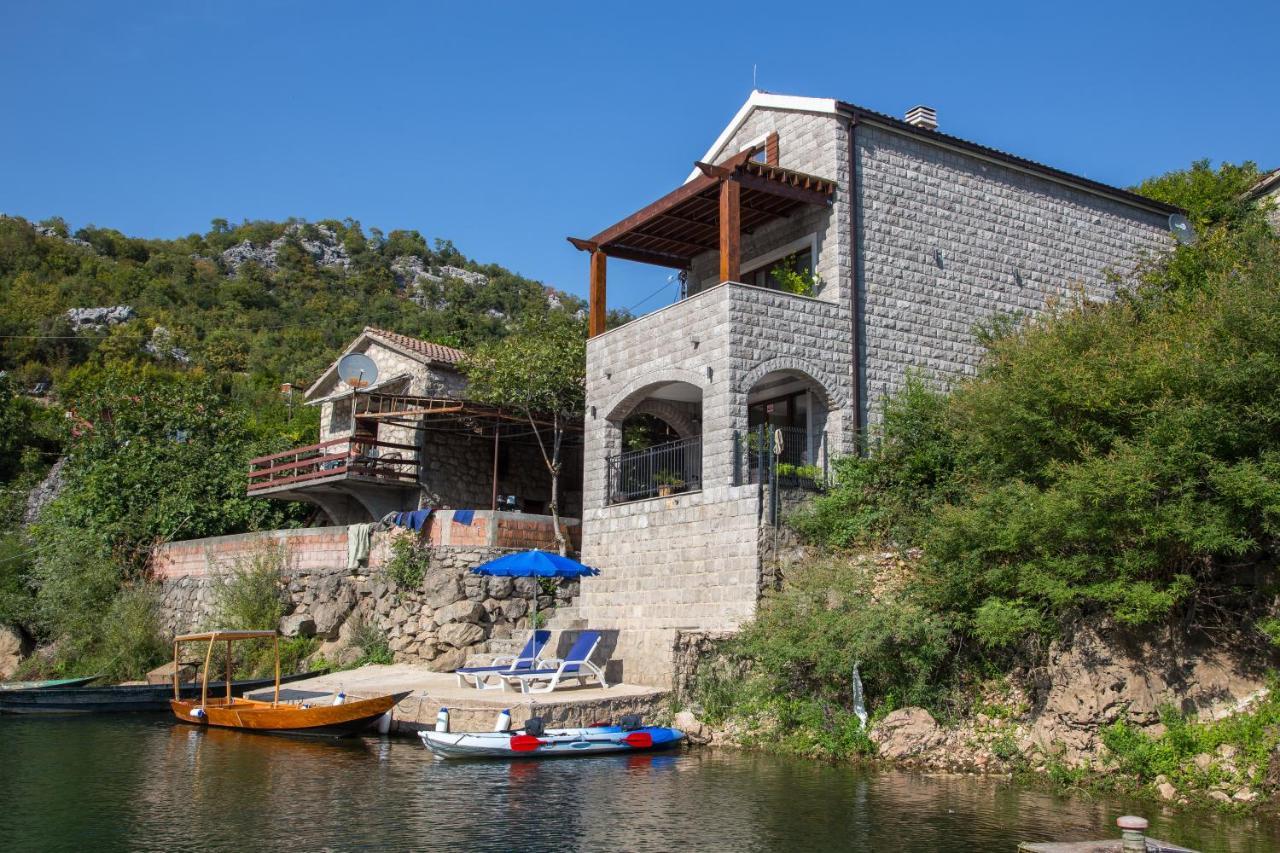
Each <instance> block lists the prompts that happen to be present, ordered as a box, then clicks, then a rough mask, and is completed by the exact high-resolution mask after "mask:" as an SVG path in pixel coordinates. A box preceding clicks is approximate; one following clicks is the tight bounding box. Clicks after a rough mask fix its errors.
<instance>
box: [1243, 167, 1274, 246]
mask: <svg viewBox="0 0 1280 853" xmlns="http://www.w3.org/2000/svg"><path fill="white" fill-rule="evenodd" d="M1245 198H1246V199H1248V200H1249V201H1252V202H1253V203H1254V204H1265V205H1268V206H1269V208H1270V209H1269V210H1268V211H1267V221H1269V222H1270V223H1271V227H1272V228H1273V229H1274V230H1275V231H1276V232H1277V233H1280V169H1274V170H1272V171H1270V172H1268V173H1267V174H1265V175H1263V176H1262V177H1261V178H1260V179H1259V180H1258V182H1257V183H1256V184H1254V185H1253V186H1252V187H1250V188H1249V191H1248V192H1247V193H1246V194H1245Z"/></svg>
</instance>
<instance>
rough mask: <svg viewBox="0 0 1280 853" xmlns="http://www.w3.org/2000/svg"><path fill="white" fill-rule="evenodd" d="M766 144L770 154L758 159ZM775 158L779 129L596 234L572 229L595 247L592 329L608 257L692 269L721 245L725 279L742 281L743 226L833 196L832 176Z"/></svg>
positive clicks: (598, 318)
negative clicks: (586, 235)
mask: <svg viewBox="0 0 1280 853" xmlns="http://www.w3.org/2000/svg"><path fill="white" fill-rule="evenodd" d="M761 148H763V150H764V151H765V153H766V158H765V162H759V161H757V160H753V159H752V158H753V157H754V156H755V155H756V154H757V153H758V152H759V150H761ZM777 162H778V140H777V136H776V134H773V135H771V136H770V137H769V138H768V139H767V141H766V144H765V145H764V146H757V147H755V148H749V149H747V150H744V151H741V152H739V153H738V154H736V155H734V156H733V157H731V158H729V159H728V160H725V161H724V162H723V163H717V164H712V163H701V162H700V163H697V164H696V165H697V168H698V170H699V172H700V173H701V174H697V175H695V176H694V177H693V178H692V179H690V180H689V181H688V182H686V183H685V184H683V185H681V186H679V187H677V188H676V189H674V190H672V191H671V192H669V193H667V194H666V195H664V196H663V197H662V198H660V199H658V200H657V201H655V202H653V203H652V204H648V205H646V206H645V207H643V208H641V209H640V210H638V211H636V212H635V213H633V214H631V215H630V216H628V217H626V218H625V219H623V220H621V221H620V222H617V223H615V224H613V225H611V226H610V227H608V228H606V229H605V230H604V231H601V232H600V233H599V234H597V235H596V236H595V237H593V238H591V239H590V240H584V239H580V238H577V237H570V238H569V242H570V243H572V244H573V246H574V247H575V248H577V249H579V250H581V251H584V252H589V253H590V254H591V262H590V271H591V272H590V279H591V303H590V309H589V311H588V316H589V322H588V336H589V337H594V336H596V335H598V334H600V333H602V332H603V331H604V328H605V317H606V307H605V269H606V263H607V261H606V259H607V258H609V257H614V258H622V259H625V260H632V261H639V262H641V263H647V264H655V265H657V266H663V267H670V268H674V269H679V270H687V269H689V265H690V263H691V262H692V260H693V258H694V257H696V256H698V255H700V254H702V253H703V252H707V251H718V252H719V255H720V280H721V281H737V280H738V279H739V278H740V277H741V270H742V258H741V251H742V234H743V232H744V231H746V232H747V233H751V231H752V230H753V229H755V228H757V227H759V226H761V225H764V224H766V223H768V222H770V221H773V220H775V219H785V218H787V217H788V215H789V214H790V213H791V211H792V210H793V209H794V208H795V207H796V206H798V205H800V204H813V205H823V206H826V205H830V204H831V197H832V194H833V193H834V191H835V182H834V181H830V180H827V179H825V178H819V177H816V176H814V175H806V174H804V173H802V172H796V171H792V170H790V169H783V168H781V167H779V166H778V165H777ZM673 226H675V227H673ZM680 226H683V230H681V227H680ZM708 232H710V233H708ZM713 239H714V242H713Z"/></svg>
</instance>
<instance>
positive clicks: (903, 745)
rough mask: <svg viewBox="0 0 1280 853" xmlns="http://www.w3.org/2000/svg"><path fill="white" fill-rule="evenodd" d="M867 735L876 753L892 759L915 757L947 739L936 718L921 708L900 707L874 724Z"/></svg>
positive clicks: (899, 759)
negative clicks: (874, 746)
mask: <svg viewBox="0 0 1280 853" xmlns="http://www.w3.org/2000/svg"><path fill="white" fill-rule="evenodd" d="M868 736H869V737H870V738H871V741H872V742H873V743H874V744H875V745H876V749H877V754H878V755H879V756H880V757H881V758H887V759H889V760H891V761H901V760H902V759H905V758H914V757H915V756H918V755H921V754H923V753H926V752H928V751H929V750H931V749H933V748H934V747H935V746H938V745H940V744H941V743H942V742H943V741H944V740H945V739H946V738H945V736H944V735H943V732H942V729H941V728H940V727H939V726H938V721H937V720H935V719H934V718H933V715H932V714H930V713H929V712H928V711H926V710H925V709H924V708H899V709H898V710H896V711H893V712H892V713H890V714H889V716H887V717H885V718H884V719H883V720H881V721H880V722H879V723H877V724H876V726H875V727H874V728H873V729H872V730H871V732H870V733H869V735H868Z"/></svg>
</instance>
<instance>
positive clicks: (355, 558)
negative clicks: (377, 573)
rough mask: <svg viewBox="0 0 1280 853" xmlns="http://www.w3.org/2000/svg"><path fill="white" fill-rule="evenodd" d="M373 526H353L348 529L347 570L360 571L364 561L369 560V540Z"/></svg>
mask: <svg viewBox="0 0 1280 853" xmlns="http://www.w3.org/2000/svg"><path fill="white" fill-rule="evenodd" d="M372 533H373V525H372V524H352V525H350V526H348V527H347V568H348V569H358V568H360V563H361V561H362V560H367V559H369V539H370V537H371V534H372Z"/></svg>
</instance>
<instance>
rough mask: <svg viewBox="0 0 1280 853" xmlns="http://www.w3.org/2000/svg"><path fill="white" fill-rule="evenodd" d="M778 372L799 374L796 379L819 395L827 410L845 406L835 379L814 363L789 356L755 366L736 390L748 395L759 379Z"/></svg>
mask: <svg viewBox="0 0 1280 853" xmlns="http://www.w3.org/2000/svg"><path fill="white" fill-rule="evenodd" d="M780 372H791V373H797V374H799V376H798V377H797V378H798V379H800V381H802V382H803V383H805V384H806V385H809V386H810V390H812V391H816V392H818V393H819V394H821V395H822V398H823V400H824V401H825V402H826V404H827V406H828V408H830V409H833V410H834V409H839V408H842V407H843V406H844V405H845V399H844V394H842V393H841V392H840V385H839V383H837V382H836V380H835V377H833V376H832V375H831V374H830V373H829V372H828V371H827V370H826V369H824V368H823V367H821V366H820V365H818V364H815V363H814V362H811V361H806V360H804V359H801V358H794V357H791V356H780V357H778V358H773V359H770V360H769V361H766V362H765V363H764V364H761V365H757V366H756V367H755V369H753V370H752V371H751V372H750V373H748V374H747V375H746V376H745V377H744V378H743V380H742V382H740V383H739V384H738V388H739V390H741V392H742V393H743V394H749V393H750V392H751V389H752V388H754V387H755V386H756V383H757V382H759V381H760V380H761V379H763V378H765V377H766V376H768V375H769V374H770V373H780Z"/></svg>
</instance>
